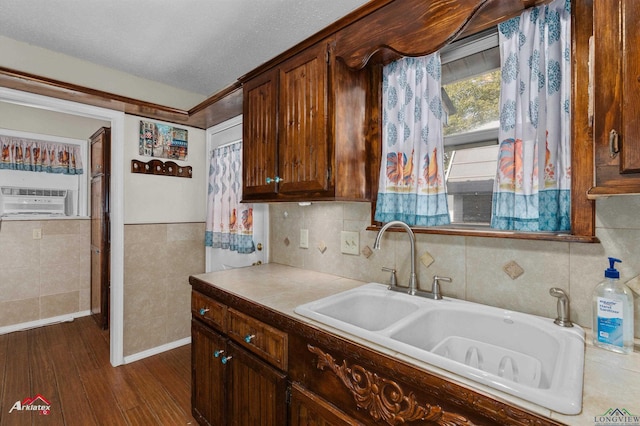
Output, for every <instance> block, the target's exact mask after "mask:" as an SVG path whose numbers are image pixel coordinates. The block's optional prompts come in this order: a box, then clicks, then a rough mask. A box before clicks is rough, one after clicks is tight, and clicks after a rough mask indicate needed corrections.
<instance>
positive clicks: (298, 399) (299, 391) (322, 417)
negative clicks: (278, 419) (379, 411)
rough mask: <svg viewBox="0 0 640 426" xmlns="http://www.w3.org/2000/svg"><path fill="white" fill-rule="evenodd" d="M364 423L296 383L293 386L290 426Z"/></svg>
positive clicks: (331, 425) (345, 425) (350, 425)
mask: <svg viewBox="0 0 640 426" xmlns="http://www.w3.org/2000/svg"><path fill="white" fill-rule="evenodd" d="M359 425H362V423H360V422H358V421H356V420H355V419H354V418H352V417H350V416H348V415H346V414H345V413H343V412H342V411H340V410H339V409H337V408H336V407H335V406H333V405H331V404H329V403H328V402H327V401H325V400H324V399H322V398H320V397H319V396H318V395H315V394H314V393H312V392H310V391H308V390H307V389H305V388H303V387H302V386H300V385H298V384H296V383H294V384H292V385H291V404H290V407H289V426H359Z"/></svg>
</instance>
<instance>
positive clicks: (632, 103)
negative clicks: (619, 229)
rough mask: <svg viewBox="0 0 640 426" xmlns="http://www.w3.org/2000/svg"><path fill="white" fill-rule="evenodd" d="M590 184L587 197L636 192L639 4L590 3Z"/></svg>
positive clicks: (639, 187) (639, 170)
mask: <svg viewBox="0 0 640 426" xmlns="http://www.w3.org/2000/svg"><path fill="white" fill-rule="evenodd" d="M593 19H594V22H593V25H594V39H593V51H594V52H595V54H594V55H593V67H594V73H593V76H594V80H593V96H594V108H593V114H594V119H593V120H594V121H593V132H594V135H593V137H594V143H595V152H594V155H595V175H596V176H595V177H596V179H595V187H594V188H592V189H591V190H590V191H589V193H590V194H592V195H608V194H624V193H640V50H638V45H639V44H640V27H639V26H638V21H639V20H640V5H638V4H637V1H634V0H595V1H594V2H593Z"/></svg>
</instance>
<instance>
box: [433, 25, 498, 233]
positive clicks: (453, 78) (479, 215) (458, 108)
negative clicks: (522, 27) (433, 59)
mask: <svg viewBox="0 0 640 426" xmlns="http://www.w3.org/2000/svg"><path fill="white" fill-rule="evenodd" d="M441 59H442V98H443V102H444V108H445V110H446V112H447V114H446V116H447V119H446V120H445V124H444V128H443V134H444V147H445V180H446V184H447V194H448V206H449V215H450V218H451V223H452V224H453V225H472V226H475V227H477V226H489V223H490V222H491V201H492V192H493V182H494V178H495V174H496V167H497V158H498V126H499V102H500V52H499V50H498V33H497V28H492V29H490V30H488V31H485V32H482V33H479V34H476V35H474V36H471V37H468V38H465V39H463V40H460V41H458V42H455V43H452V44H451V45H449V46H447V47H446V48H445V49H443V50H442V52H441Z"/></svg>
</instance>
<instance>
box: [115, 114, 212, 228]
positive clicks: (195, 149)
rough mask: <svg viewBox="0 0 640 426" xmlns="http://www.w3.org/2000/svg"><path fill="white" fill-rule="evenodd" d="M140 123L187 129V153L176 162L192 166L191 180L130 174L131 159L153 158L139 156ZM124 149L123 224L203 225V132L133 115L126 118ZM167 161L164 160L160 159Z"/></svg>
mask: <svg viewBox="0 0 640 426" xmlns="http://www.w3.org/2000/svg"><path fill="white" fill-rule="evenodd" d="M140 120H145V121H153V122H156V123H164V124H170V125H173V126H175V127H179V128H183V129H187V130H188V132H189V134H188V138H189V150H188V154H187V161H176V163H178V164H179V165H181V166H192V167H193V177H192V178H182V177H175V176H161V175H146V174H140V173H131V172H130V170H131V160H132V159H136V160H140V161H144V162H147V161H150V160H153V159H154V158H153V157H144V156H141V155H139V154H138V141H139V138H140ZM125 145H126V146H125V147H124V170H125V173H124V221H125V224H127V225H128V224H143V223H178V222H204V221H205V203H206V199H205V196H204V194H205V193H206V192H205V184H206V175H207V173H208V170H205V167H204V164H205V161H204V158H205V157H206V143H205V131H204V130H202V129H197V128H195V127H188V126H182V125H176V124H172V123H166V122H161V121H157V120H149V119H146V118H142V117H137V116H133V115H127V116H125ZM162 160H163V161H166V159H162Z"/></svg>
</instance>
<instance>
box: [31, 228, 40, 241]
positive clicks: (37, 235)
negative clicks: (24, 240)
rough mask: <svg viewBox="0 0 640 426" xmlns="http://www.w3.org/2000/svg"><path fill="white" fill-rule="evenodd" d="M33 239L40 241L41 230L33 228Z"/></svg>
mask: <svg viewBox="0 0 640 426" xmlns="http://www.w3.org/2000/svg"><path fill="white" fill-rule="evenodd" d="M33 239H34V240H41V239H42V228H33Z"/></svg>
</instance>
